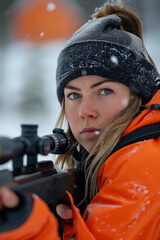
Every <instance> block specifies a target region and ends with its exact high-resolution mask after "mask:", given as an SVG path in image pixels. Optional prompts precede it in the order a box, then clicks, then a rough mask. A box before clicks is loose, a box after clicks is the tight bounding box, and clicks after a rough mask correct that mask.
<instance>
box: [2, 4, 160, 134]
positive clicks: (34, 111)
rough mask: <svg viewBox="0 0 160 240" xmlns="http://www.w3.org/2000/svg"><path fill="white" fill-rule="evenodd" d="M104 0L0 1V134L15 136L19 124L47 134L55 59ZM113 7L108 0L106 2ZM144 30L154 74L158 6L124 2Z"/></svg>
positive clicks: (53, 111) (52, 115)
mask: <svg viewBox="0 0 160 240" xmlns="http://www.w3.org/2000/svg"><path fill="white" fill-rule="evenodd" d="M105 2H106V1H104V0H1V4H0V135H1V136H2V135H3V136H7V137H16V136H19V135H20V134H21V127H20V125H21V124H22V123H23V124H38V125H39V128H38V135H39V136H43V135H46V134H51V132H52V129H53V128H54V125H55V122H56V119H57V116H58V113H59V110H60V106H59V103H58V101H57V98H56V90H55V89H56V88H55V70H56V60H57V56H58V54H59V52H60V50H61V49H62V48H63V46H64V44H65V42H66V41H67V39H68V38H70V37H71V35H72V34H73V32H74V31H75V30H76V29H78V28H79V27H80V26H81V25H82V24H83V23H84V22H85V21H87V20H88V19H90V18H91V15H92V13H93V12H94V9H95V7H99V6H101V5H103V4H104V3H105ZM110 2H113V1H110ZM125 2H126V3H125V5H127V6H129V7H131V8H132V9H134V10H136V11H137V12H138V14H139V15H140V17H141V20H142V22H143V26H144V40H145V44H146V47H147V49H148V51H149V53H150V55H151V57H152V58H153V60H154V61H155V63H156V65H157V68H158V70H160V59H159V37H160V30H159V22H160V1H158V0H152V1H150V0H141V1H139V0H130V1H128V0H127V1H125Z"/></svg>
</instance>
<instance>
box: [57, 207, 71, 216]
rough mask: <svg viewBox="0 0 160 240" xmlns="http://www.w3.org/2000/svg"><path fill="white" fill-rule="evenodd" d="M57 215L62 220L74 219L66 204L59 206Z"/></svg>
mask: <svg viewBox="0 0 160 240" xmlns="http://www.w3.org/2000/svg"><path fill="white" fill-rule="evenodd" d="M56 211H57V214H58V215H59V216H60V217H61V218H62V219H71V218H72V209H71V208H70V207H68V206H67V205H65V204H58V205H57V207H56Z"/></svg>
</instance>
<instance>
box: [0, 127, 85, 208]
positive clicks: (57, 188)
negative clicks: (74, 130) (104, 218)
mask: <svg viewBox="0 0 160 240" xmlns="http://www.w3.org/2000/svg"><path fill="white" fill-rule="evenodd" d="M21 129H22V132H21V136H20V137H16V138H13V139H10V138H6V137H0V164H4V163H6V162H8V161H9V160H12V166H13V170H12V171H9V170H7V169H4V170H1V171H0V187H2V186H8V187H9V188H11V189H13V190H15V191H18V192H20V193H28V192H29V193H35V194H37V195H38V196H39V197H40V198H41V199H43V200H44V201H45V202H46V203H47V204H48V205H49V206H51V205H52V207H53V206H56V205H57V204H58V203H59V202H62V201H63V202H65V201H67V194H66V191H68V192H70V193H71V194H72V195H73V197H74V201H75V204H78V203H79V202H80V201H81V200H82V198H83V196H84V195H83V191H84V176H83V174H82V172H80V171H78V170H76V169H71V170H68V171H67V172H57V170H56V169H55V167H54V164H53V162H52V161H38V160H37V155H38V154H41V155H48V154H49V153H51V154H64V153H65V152H66V151H68V149H69V148H70V146H71V139H70V136H69V135H68V134H67V133H65V132H64V131H63V130H62V129H60V128H55V129H53V134H51V135H45V136H43V137H41V138H40V137H38V136H37V129H38V125H25V124H22V125H21ZM24 156H26V165H25V164H24Z"/></svg>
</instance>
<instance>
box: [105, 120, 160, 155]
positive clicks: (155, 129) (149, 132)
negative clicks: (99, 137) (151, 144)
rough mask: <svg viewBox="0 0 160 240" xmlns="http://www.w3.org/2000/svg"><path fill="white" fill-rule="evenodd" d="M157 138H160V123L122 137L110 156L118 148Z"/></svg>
mask: <svg viewBox="0 0 160 240" xmlns="http://www.w3.org/2000/svg"><path fill="white" fill-rule="evenodd" d="M159 136H160V122H158V123H153V124H150V125H146V126H143V127H141V128H138V129H136V130H135V131H133V132H131V133H129V134H127V135H126V136H124V137H122V138H121V140H120V141H119V143H118V144H117V145H116V146H115V147H114V149H113V150H112V152H111V154H110V155H112V154H113V153H115V152H116V151H118V150H119V149H120V148H123V147H125V146H127V145H129V144H132V143H135V142H140V141H144V140H148V139H151V138H155V137H159Z"/></svg>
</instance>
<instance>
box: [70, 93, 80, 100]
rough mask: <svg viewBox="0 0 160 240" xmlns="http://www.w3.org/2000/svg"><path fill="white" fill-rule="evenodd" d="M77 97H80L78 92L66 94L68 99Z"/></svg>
mask: <svg viewBox="0 0 160 240" xmlns="http://www.w3.org/2000/svg"><path fill="white" fill-rule="evenodd" d="M79 97H80V95H79V94H78V93H70V94H69V95H68V98H69V99H72V100H74V99H77V98H79Z"/></svg>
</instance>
